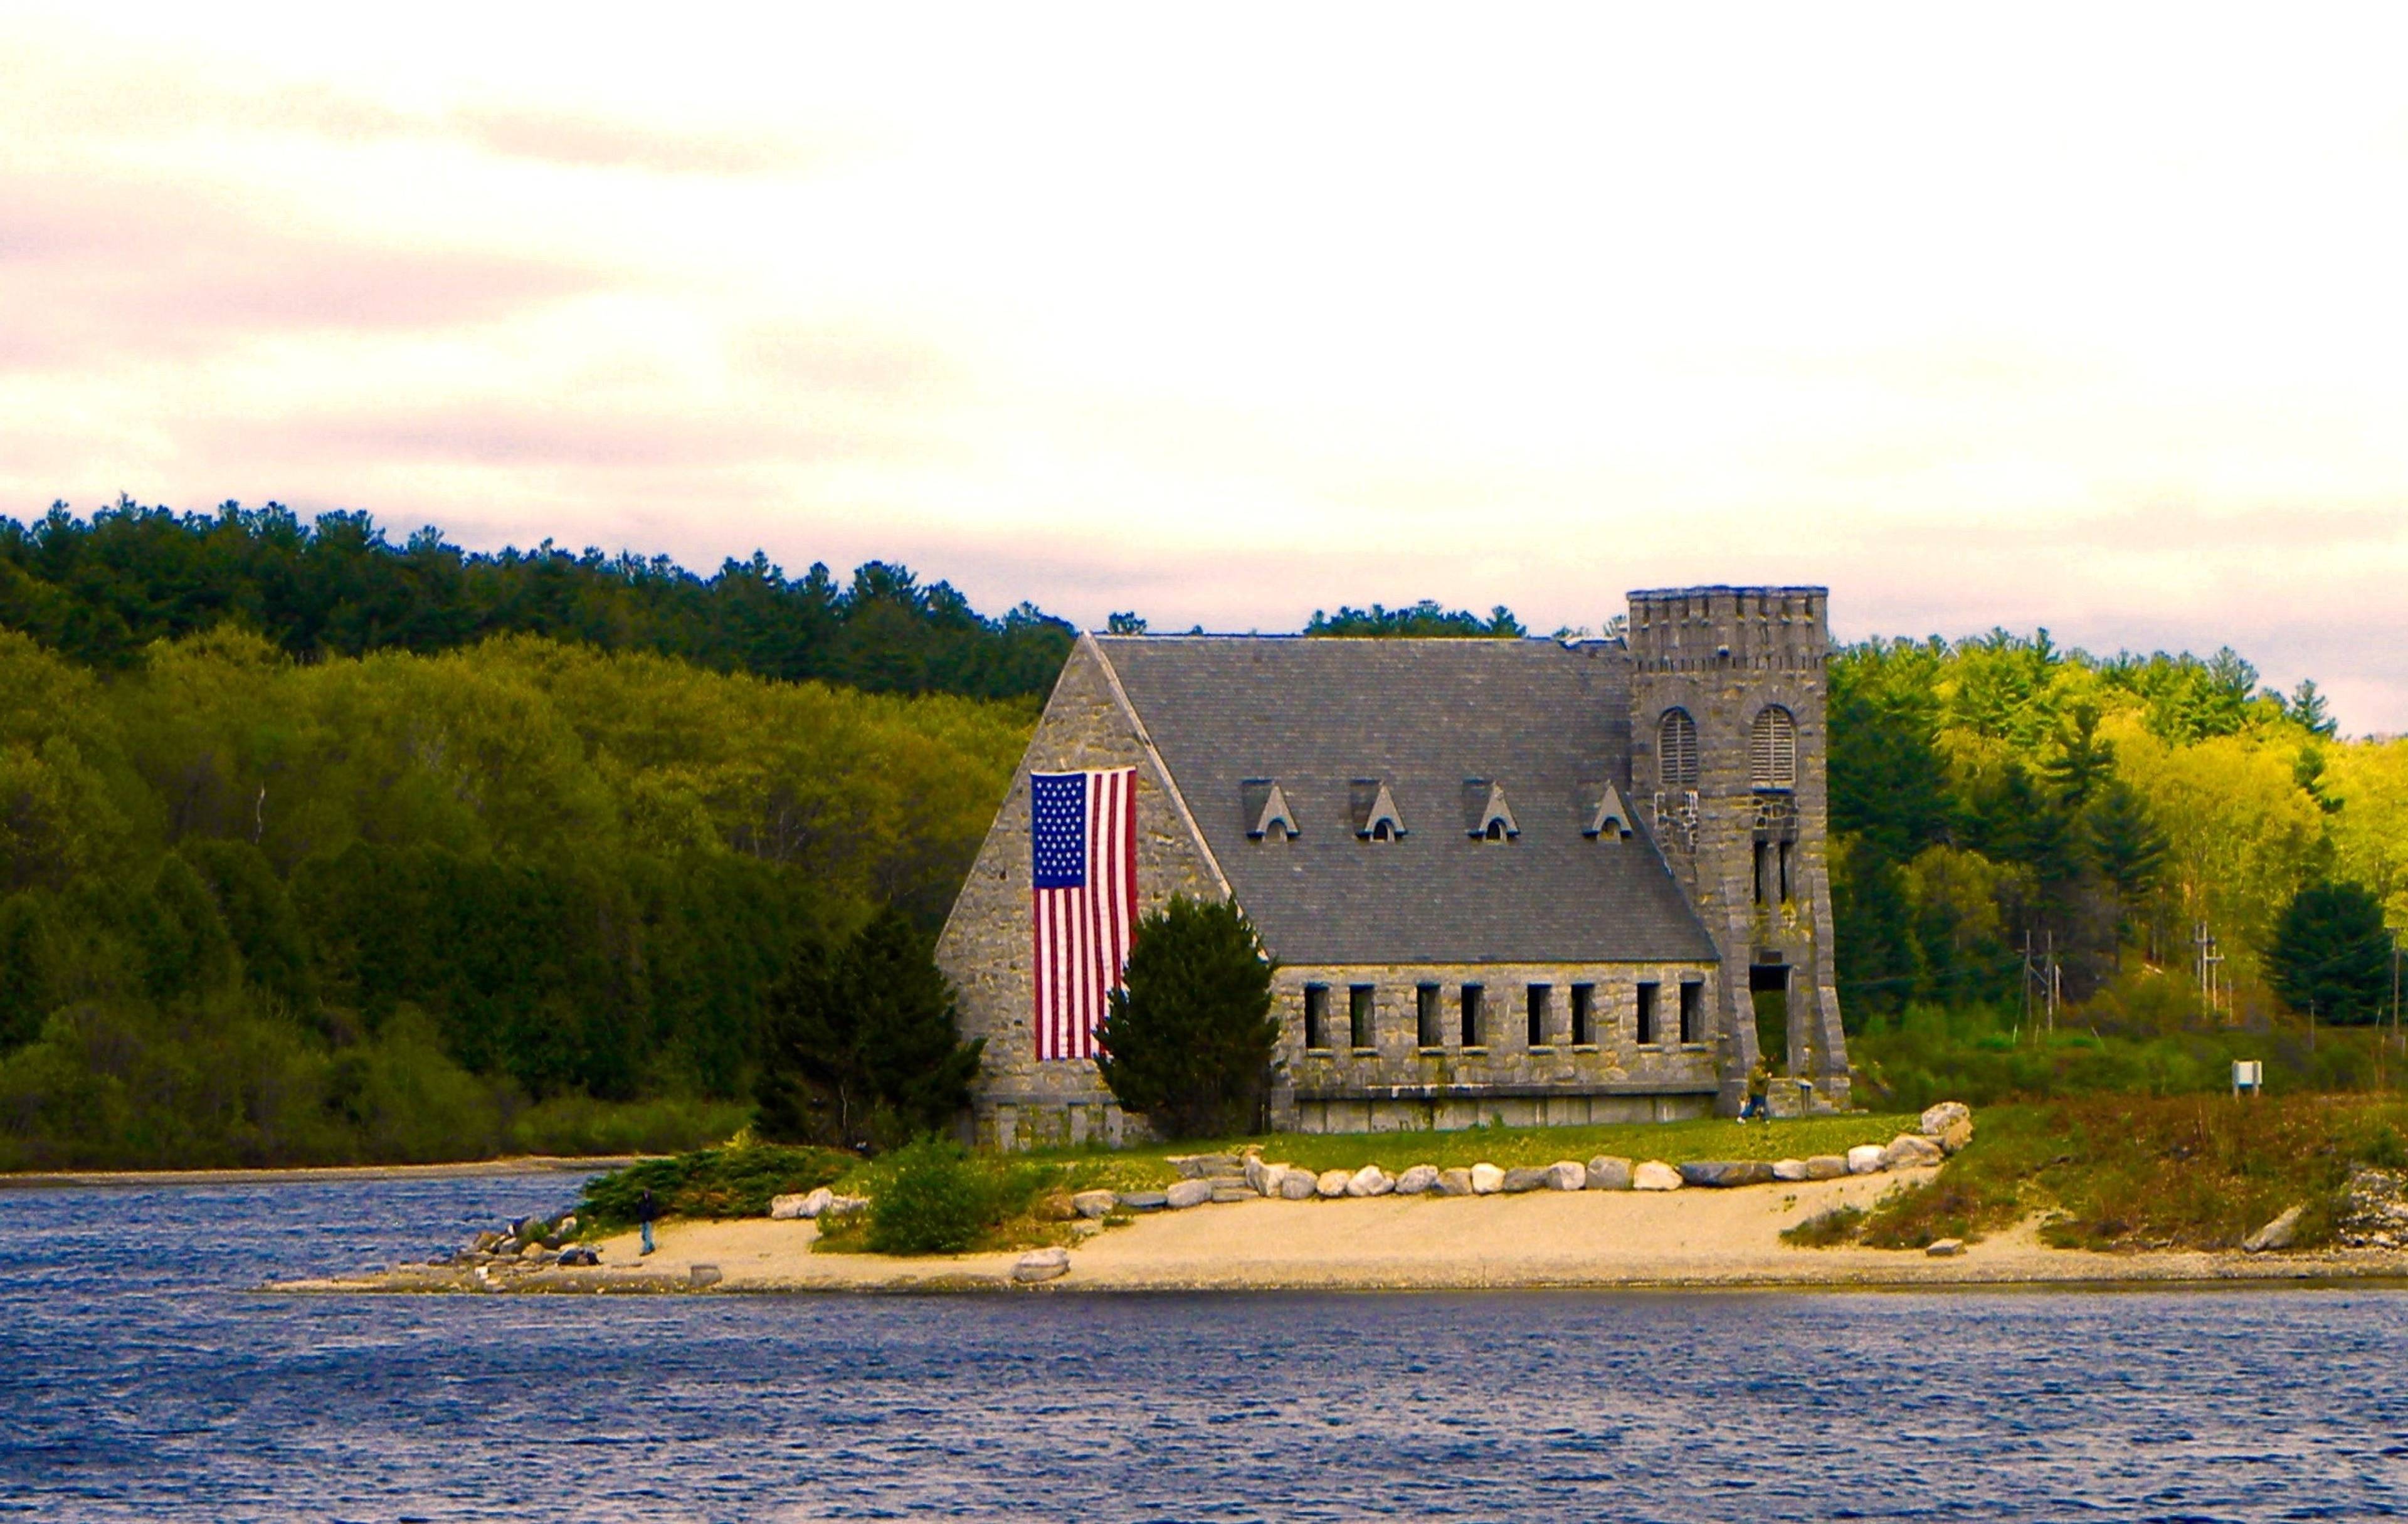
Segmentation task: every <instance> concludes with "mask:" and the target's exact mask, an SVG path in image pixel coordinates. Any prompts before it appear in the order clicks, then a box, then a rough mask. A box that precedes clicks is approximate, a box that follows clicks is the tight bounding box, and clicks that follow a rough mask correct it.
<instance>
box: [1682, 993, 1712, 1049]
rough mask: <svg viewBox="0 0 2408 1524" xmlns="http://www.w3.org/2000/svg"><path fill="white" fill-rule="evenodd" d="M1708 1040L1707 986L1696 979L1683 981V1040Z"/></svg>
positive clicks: (1687, 1041) (1700, 1041) (1692, 1041)
mask: <svg viewBox="0 0 2408 1524" xmlns="http://www.w3.org/2000/svg"><path fill="white" fill-rule="evenodd" d="M1705 1040H1706V987H1705V986H1704V985H1703V984H1700V983H1699V982H1698V981H1697V980H1696V979H1684V980H1683V981H1682V982H1681V1041H1683V1042H1684V1043H1702V1042H1704V1041H1705Z"/></svg>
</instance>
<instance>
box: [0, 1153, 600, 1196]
mask: <svg viewBox="0 0 2408 1524" xmlns="http://www.w3.org/2000/svg"><path fill="white" fill-rule="evenodd" d="M644 1157H645V1156H644V1155H641V1154H609V1155H605V1156H602V1157H600V1158H593V1159H582V1158H565V1157H562V1156H559V1155H553V1154H522V1155H520V1156H518V1157H516V1158H511V1159H475V1160H465V1161H460V1162H457V1163H450V1164H322V1165H316V1166H304V1167H300V1168H290V1169H258V1170H53V1171H45V1172H42V1173H39V1174H24V1175H0V1190H11V1189H15V1190H44V1189H50V1190H55V1189H61V1188H64V1187H76V1186H234V1185H244V1186H247V1185H311V1184H323V1183H327V1182H340V1181H344V1180H407V1179H412V1178H418V1179H437V1180H439V1179H463V1178H467V1177H470V1176H474V1175H542V1174H547V1173H550V1174H559V1175H600V1174H602V1173H604V1172H605V1171H608V1170H619V1169H624V1168H626V1167H627V1166H628V1165H630V1164H633V1163H636V1162H637V1161H638V1160H640V1159H642V1158H644Z"/></svg>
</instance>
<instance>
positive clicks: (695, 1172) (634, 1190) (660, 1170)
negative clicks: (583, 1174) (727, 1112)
mask: <svg viewBox="0 0 2408 1524" xmlns="http://www.w3.org/2000/svg"><path fill="white" fill-rule="evenodd" d="M859 1162H860V1161H858V1160H857V1159H855V1158H854V1157H853V1155H851V1154H849V1153H845V1152H842V1151H840V1150H839V1149H834V1148H812V1147H780V1146H778V1145H776V1144H753V1145H752V1146H751V1147H740V1148H739V1147H724V1148H705V1149H702V1150H700V1151H698V1152H695V1153H690V1154H680V1155H678V1156H676V1157H675V1158H671V1159H647V1160H645V1161H642V1162H641V1163H638V1164H631V1165H629V1166H627V1167H626V1168H625V1169H623V1170H613V1171H611V1172H610V1173H609V1174H608V1175H595V1177H594V1178H593V1179H591V1180H588V1181H587V1182H586V1183H585V1192H584V1195H583V1196H582V1197H581V1199H580V1200H579V1202H578V1204H577V1218H578V1230H579V1232H581V1233H583V1234H587V1235H598V1234H602V1233H608V1232H617V1231H621V1230H624V1229H626V1228H630V1227H633V1226H634V1225H635V1222H636V1204H637V1202H638V1199H639V1198H641V1197H642V1195H643V1193H644V1192H645V1191H647V1190H649V1191H651V1192H652V1201H653V1204H654V1205H655V1206H656V1207H657V1208H658V1209H659V1211H660V1214H661V1215H662V1216H663V1217H680V1218H757V1217H767V1215H768V1213H769V1203H770V1201H771V1200H772V1199H773V1198H775V1197H779V1196H791V1195H797V1194H800V1193H802V1192H805V1191H810V1190H816V1189H819V1188H820V1187H822V1186H830V1185H834V1184H835V1183H836V1182H837V1181H839V1180H840V1179H842V1178H843V1177H844V1175H845V1174H846V1172H847V1171H849V1170H852V1169H853V1168H855V1167H856V1166H857V1165H858V1164H859Z"/></svg>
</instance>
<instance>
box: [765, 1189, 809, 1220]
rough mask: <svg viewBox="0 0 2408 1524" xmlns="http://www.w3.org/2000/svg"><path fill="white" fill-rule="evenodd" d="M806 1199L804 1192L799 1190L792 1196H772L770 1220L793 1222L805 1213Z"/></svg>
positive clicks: (770, 1199) (770, 1200)
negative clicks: (804, 1202)
mask: <svg viewBox="0 0 2408 1524" xmlns="http://www.w3.org/2000/svg"><path fill="white" fill-rule="evenodd" d="M804 1199H805V1198H804V1196H803V1193H802V1192H801V1191H799V1190H798V1191H796V1192H795V1193H794V1194H793V1195H791V1196H772V1197H770V1198H769V1220H770V1221H772V1222H793V1221H796V1220H797V1219H799V1218H801V1217H802V1215H803V1201H804Z"/></svg>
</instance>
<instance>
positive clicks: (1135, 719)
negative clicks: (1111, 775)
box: [1079, 633, 1238, 900]
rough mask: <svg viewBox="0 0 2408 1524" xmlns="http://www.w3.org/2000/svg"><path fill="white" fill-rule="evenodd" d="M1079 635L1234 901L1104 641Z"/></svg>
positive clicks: (1215, 878) (1234, 893)
mask: <svg viewBox="0 0 2408 1524" xmlns="http://www.w3.org/2000/svg"><path fill="white" fill-rule="evenodd" d="M1079 638H1080V639H1082V640H1083V641H1085V642H1086V643H1087V645H1088V648H1090V649H1092V650H1093V651H1094V652H1095V653H1096V665H1097V667H1098V668H1100V669H1101V670H1102V672H1103V675H1104V682H1105V684H1106V686H1108V687H1109V688H1111V691H1112V702H1113V703H1115V704H1117V705H1120V706H1121V712H1122V713H1123V714H1125V715H1126V716H1128V719H1129V728H1130V729H1131V730H1133V731H1135V732H1136V733H1137V742H1138V745H1140V746H1141V747H1143V748H1145V755H1146V759H1147V760H1148V761H1149V762H1153V763H1154V772H1155V773H1156V774H1158V775H1159V776H1161V778H1162V787H1163V790H1164V791H1165V792H1167V793H1168V794H1169V795H1170V802H1171V804H1173V805H1176V806H1178V809H1179V819H1181V820H1182V821H1183V822H1184V823H1185V824H1186V827H1187V833H1188V835H1189V836H1190V837H1192V838H1194V840H1195V842H1196V849H1197V851H1199V852H1202V853H1203V854H1204V865H1205V866H1206V867H1208V868H1210V869H1211V870H1212V882H1214V883H1215V884H1218V885H1219V886H1220V888H1221V897H1222V898H1223V899H1225V900H1235V899H1236V898H1237V897H1238V896H1237V891H1236V890H1232V889H1231V888H1230V887H1229V876H1228V875H1227V874H1226V873H1223V872H1222V871H1221V859H1220V855H1219V854H1218V853H1216V852H1214V851H1213V850H1212V843H1211V841H1210V840H1208V839H1207V838H1206V837H1205V834H1204V827H1203V824H1202V823H1201V822H1200V821H1198V820H1197V819H1196V812H1195V811H1194V810H1192V809H1189V808H1188V807H1187V795H1186V793H1185V792H1184V791H1183V790H1182V789H1181V788H1180V787H1179V779H1178V778H1176V777H1174V776H1171V772H1170V764H1169V763H1168V762H1165V761H1163V760H1162V750H1161V748H1159V747H1156V746H1155V745H1154V732H1153V731H1151V730H1149V729H1147V728H1146V723H1145V716H1143V715H1141V714H1140V713H1138V707H1137V705H1135V704H1134V703H1131V702H1130V700H1129V696H1128V690H1127V689H1125V688H1124V687H1122V686H1121V675H1120V673H1119V672H1118V671H1117V670H1115V669H1114V668H1113V666H1112V659H1111V657H1110V656H1108V655H1106V654H1105V652H1104V644H1103V642H1102V641H1101V640H1098V639H1097V637H1096V636H1095V635H1094V634H1092V633H1090V634H1082V635H1081V636H1080V637H1079Z"/></svg>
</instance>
